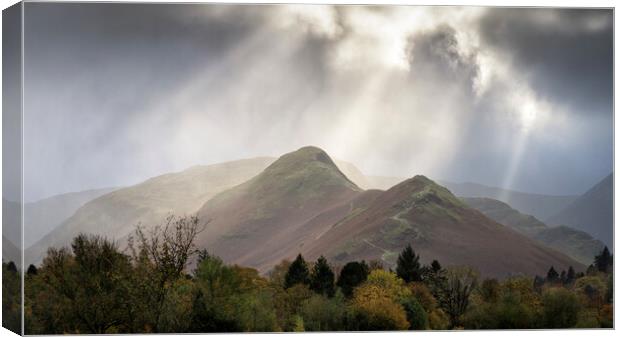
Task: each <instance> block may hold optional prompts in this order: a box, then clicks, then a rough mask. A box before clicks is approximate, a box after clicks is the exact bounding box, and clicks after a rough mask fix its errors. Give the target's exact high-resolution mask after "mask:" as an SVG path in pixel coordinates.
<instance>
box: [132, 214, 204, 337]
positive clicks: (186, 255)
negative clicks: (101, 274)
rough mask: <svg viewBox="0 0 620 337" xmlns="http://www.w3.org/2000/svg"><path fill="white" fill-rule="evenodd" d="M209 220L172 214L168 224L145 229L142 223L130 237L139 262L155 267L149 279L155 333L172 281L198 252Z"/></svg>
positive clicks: (166, 222)
mask: <svg viewBox="0 0 620 337" xmlns="http://www.w3.org/2000/svg"><path fill="white" fill-rule="evenodd" d="M206 225H207V223H204V224H202V223H201V222H200V220H199V219H198V217H197V216H195V215H194V216H183V217H176V216H174V215H170V216H168V217H167V218H166V219H165V221H164V223H163V224H162V225H159V226H155V227H154V228H152V229H151V230H149V231H145V230H144V229H143V228H142V226H140V225H139V226H138V227H137V228H136V231H135V239H136V240H137V247H135V246H134V238H133V237H130V238H129V243H128V245H129V249H130V251H131V253H132V256H133V260H134V262H135V263H136V264H140V263H142V264H148V269H151V270H152V273H149V274H150V277H151V279H149V280H146V282H147V283H149V284H150V285H151V286H150V287H148V288H149V293H148V294H147V296H149V297H151V299H152V302H151V303H152V307H151V308H149V309H150V310H152V311H153V317H152V318H153V320H154V322H155V326H154V327H153V329H154V330H155V331H154V332H158V330H159V329H158V328H159V327H158V325H159V321H160V316H161V313H162V311H163V305H164V302H165V299H166V296H167V294H168V291H169V289H170V287H169V284H170V283H172V282H174V281H175V280H177V279H178V278H179V277H180V276H181V275H182V273H183V270H184V269H185V268H186V266H187V264H188V262H189V260H190V259H191V258H192V257H193V256H194V255H197V254H198V252H199V250H198V249H197V248H196V244H195V240H196V237H197V236H198V235H199V234H200V233H201V232H202V231H204V229H205V227H206Z"/></svg>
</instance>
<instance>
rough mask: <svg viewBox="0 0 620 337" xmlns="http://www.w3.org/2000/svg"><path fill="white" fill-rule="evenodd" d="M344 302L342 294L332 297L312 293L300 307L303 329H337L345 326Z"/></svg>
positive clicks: (342, 328)
mask: <svg viewBox="0 0 620 337" xmlns="http://www.w3.org/2000/svg"><path fill="white" fill-rule="evenodd" d="M346 307H347V306H346V303H345V299H344V296H343V295H342V294H340V293H339V294H336V295H335V296H334V297H332V298H326V297H325V296H320V295H316V294H315V295H313V296H312V297H310V298H309V299H307V300H305V301H304V302H303V304H302V307H301V316H302V318H303V323H304V330H305V331H338V330H344V329H345V328H346V327H345V326H344V323H345V315H346Z"/></svg>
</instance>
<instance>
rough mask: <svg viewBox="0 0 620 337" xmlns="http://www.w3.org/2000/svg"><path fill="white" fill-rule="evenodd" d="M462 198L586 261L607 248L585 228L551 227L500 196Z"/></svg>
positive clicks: (471, 205) (518, 229)
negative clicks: (498, 198)
mask: <svg viewBox="0 0 620 337" xmlns="http://www.w3.org/2000/svg"><path fill="white" fill-rule="evenodd" d="M462 200H463V201H464V202H465V203H466V204H468V205H469V206H470V207H473V208H475V209H477V210H479V211H480V212H482V213H483V214H484V215H486V216H488V217H489V218H491V219H493V220H495V221H497V222H499V223H501V224H503V225H506V226H508V227H510V228H512V229H514V230H516V231H518V232H520V233H522V234H524V235H526V236H527V237H530V238H532V239H535V240H538V241H540V242H542V243H544V244H545V245H547V246H549V247H552V248H555V249H557V250H558V251H560V252H562V253H564V254H566V255H568V256H570V257H572V258H574V259H575V260H577V261H579V262H581V263H583V264H585V265H588V264H590V263H591V262H592V261H593V259H594V256H596V255H597V254H598V253H600V252H601V251H602V250H603V248H604V244H603V243H602V242H601V241H599V240H596V239H594V238H592V236H590V234H588V233H586V232H583V231H580V230H576V229H573V228H570V227H566V226H559V227H548V226H547V225H546V224H544V223H543V222H541V221H540V220H538V219H536V218H535V217H533V216H531V215H527V214H523V213H520V212H519V211H517V210H515V209H513V208H511V207H510V206H509V205H508V204H505V203H503V202H501V201H499V200H494V199H489V198H462Z"/></svg>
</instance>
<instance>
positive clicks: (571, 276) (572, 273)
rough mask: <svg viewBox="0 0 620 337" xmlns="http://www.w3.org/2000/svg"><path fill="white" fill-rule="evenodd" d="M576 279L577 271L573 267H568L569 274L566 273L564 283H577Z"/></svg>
mask: <svg viewBox="0 0 620 337" xmlns="http://www.w3.org/2000/svg"><path fill="white" fill-rule="evenodd" d="M575 279H576V275H575V269H573V266H570V267H568V272H567V273H566V281H565V282H564V284H573V283H574V282H575Z"/></svg>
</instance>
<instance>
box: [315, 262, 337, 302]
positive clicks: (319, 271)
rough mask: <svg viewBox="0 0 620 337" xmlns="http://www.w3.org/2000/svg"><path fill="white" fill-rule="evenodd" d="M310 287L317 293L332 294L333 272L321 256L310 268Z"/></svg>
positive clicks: (333, 289)
mask: <svg viewBox="0 0 620 337" xmlns="http://www.w3.org/2000/svg"><path fill="white" fill-rule="evenodd" d="M310 289H312V290H313V291H314V292H316V293H317V294H321V295H327V296H328V297H332V296H334V293H335V292H336V288H335V286H334V272H333V271H332V269H331V268H330V267H329V264H327V260H326V259H325V258H324V257H323V256H321V257H319V259H318V260H317V261H316V263H315V264H314V268H312V274H311V276H310Z"/></svg>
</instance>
